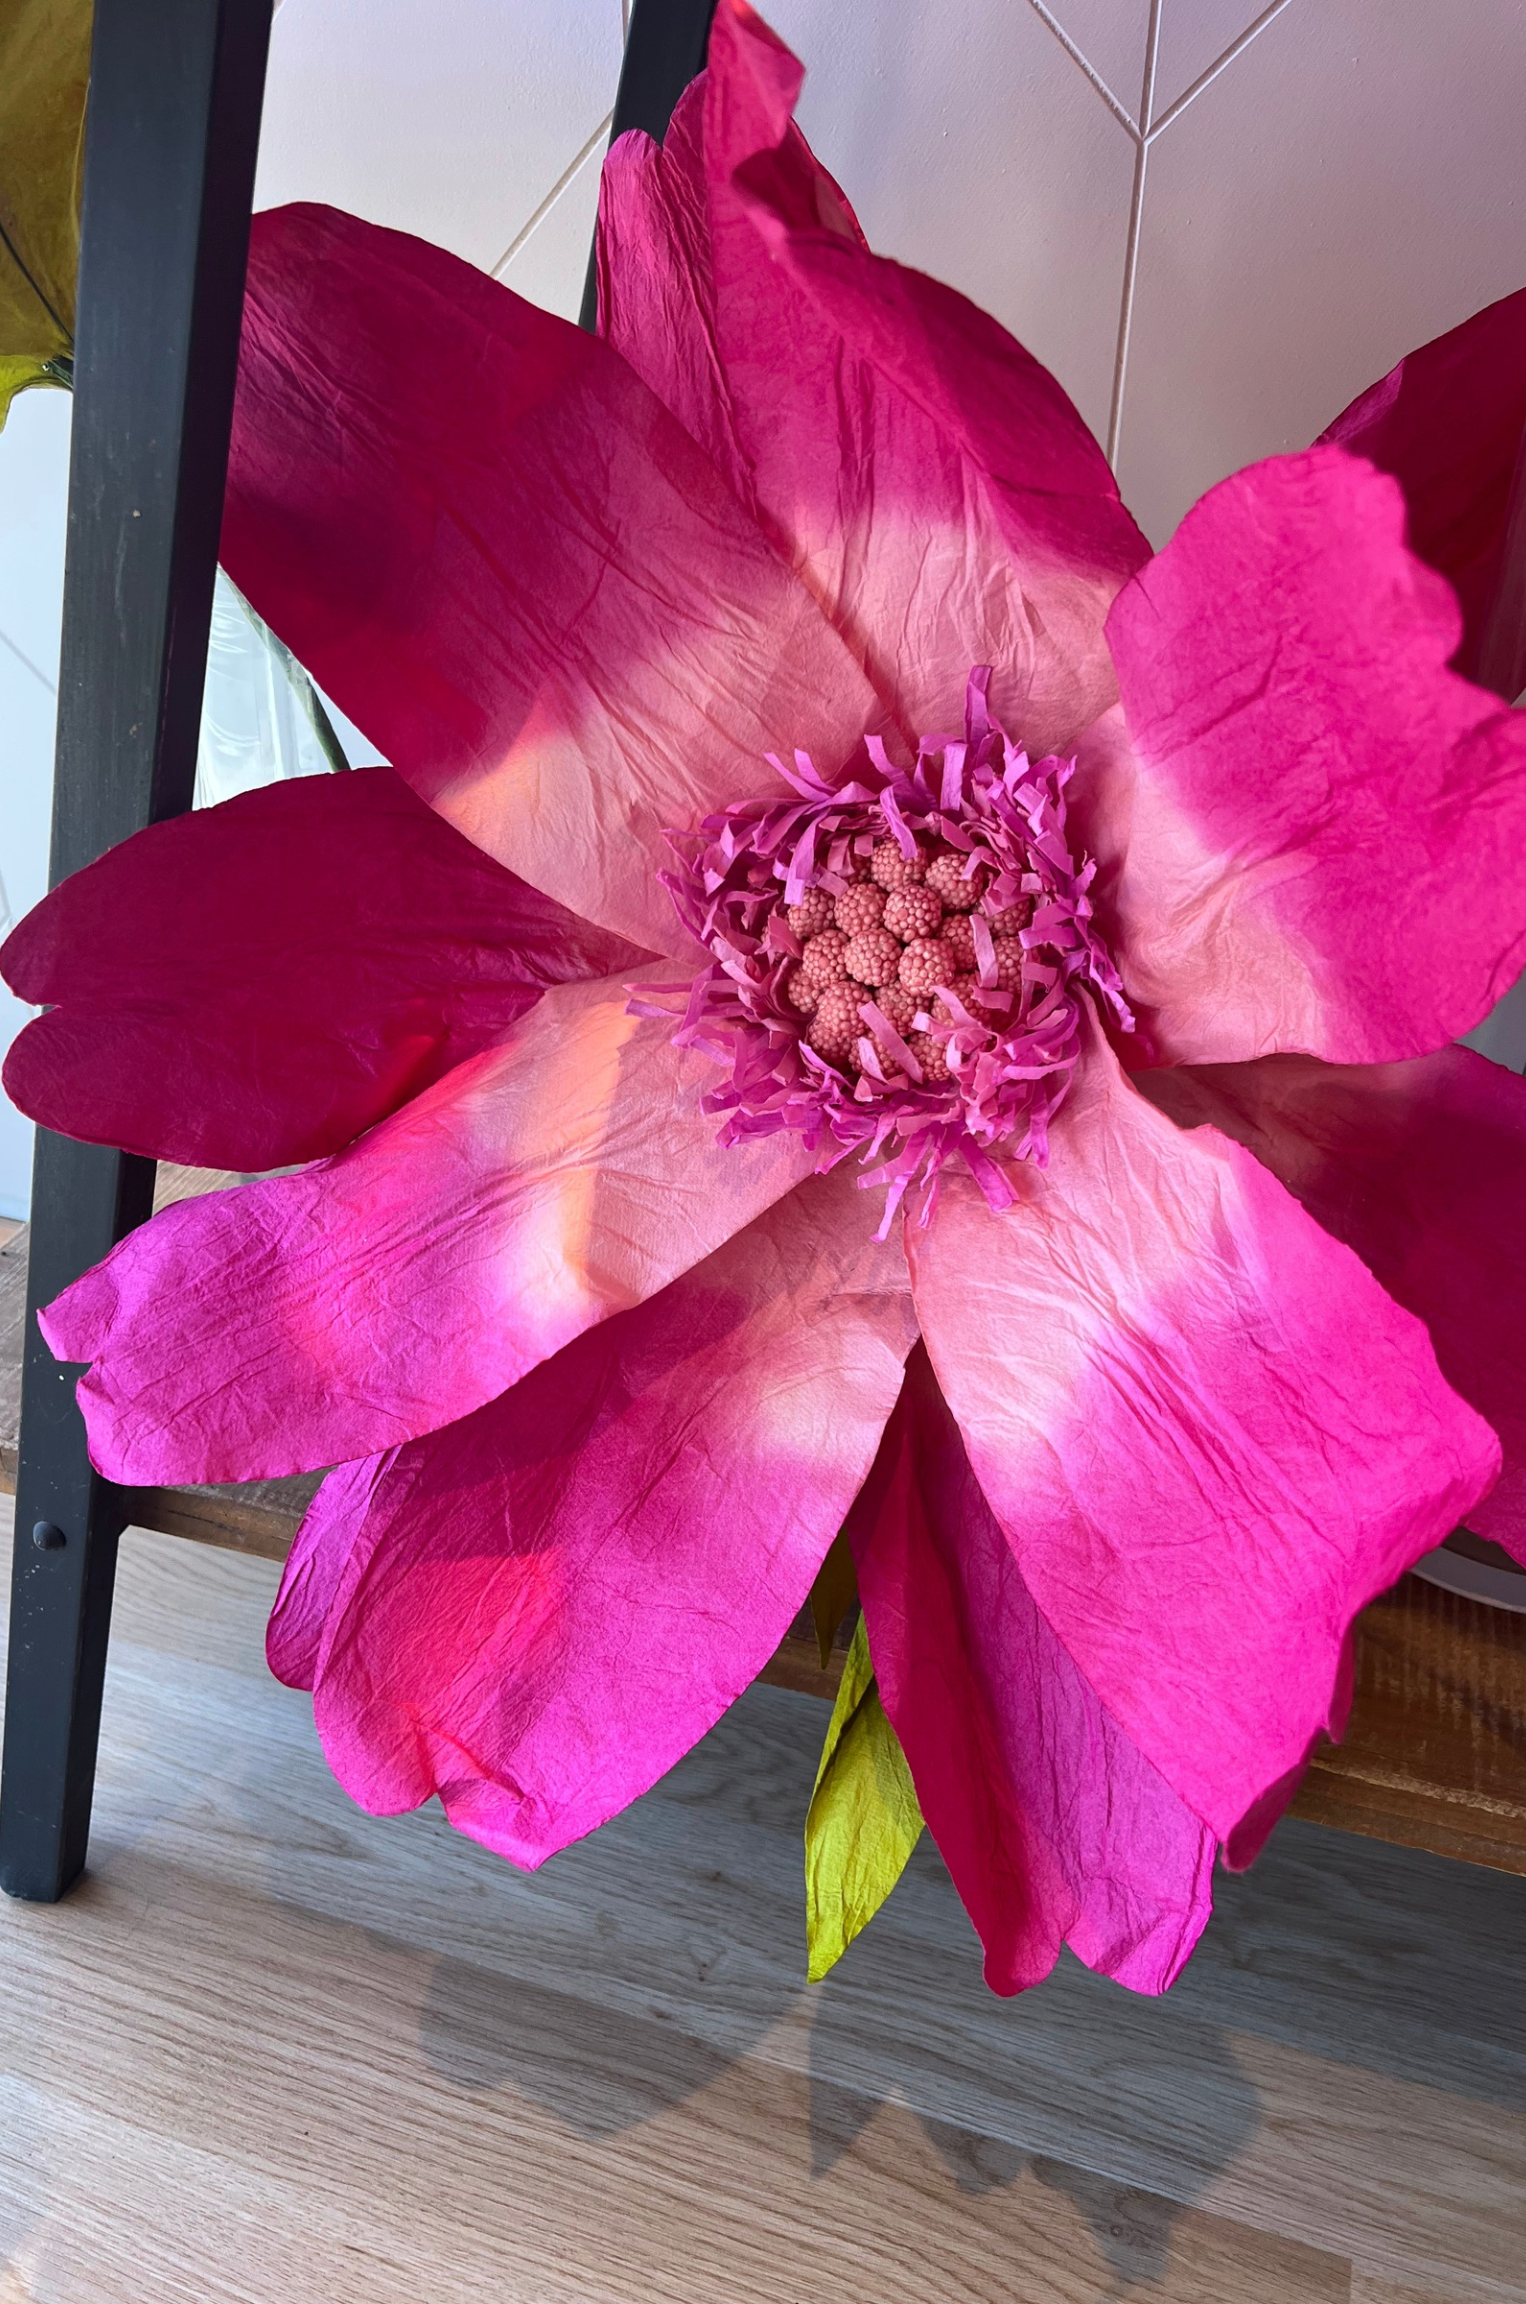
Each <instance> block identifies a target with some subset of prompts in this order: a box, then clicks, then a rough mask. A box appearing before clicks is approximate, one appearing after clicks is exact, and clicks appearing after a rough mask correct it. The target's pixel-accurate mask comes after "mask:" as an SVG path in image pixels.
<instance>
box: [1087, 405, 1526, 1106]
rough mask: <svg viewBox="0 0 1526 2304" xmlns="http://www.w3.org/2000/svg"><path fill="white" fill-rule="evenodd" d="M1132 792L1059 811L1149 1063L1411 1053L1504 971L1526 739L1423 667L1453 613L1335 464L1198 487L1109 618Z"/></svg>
mask: <svg viewBox="0 0 1526 2304" xmlns="http://www.w3.org/2000/svg"><path fill="white" fill-rule="evenodd" d="M1107 629H1108V638H1109V640H1110V642H1111V643H1112V649H1113V656H1114V659H1115V661H1116V663H1117V666H1118V680H1119V686H1120V690H1121V692H1122V704H1123V715H1124V719H1125V720H1126V723H1127V738H1128V745H1129V747H1131V749H1132V760H1133V771H1134V773H1133V784H1132V791H1131V792H1130V791H1127V787H1126V776H1125V774H1124V771H1123V769H1122V768H1121V766H1120V760H1119V757H1118V754H1117V749H1116V747H1117V740H1118V734H1119V731H1118V729H1117V724H1116V722H1115V723H1114V727H1113V731H1112V738H1113V746H1114V751H1113V757H1112V758H1111V759H1110V761H1109V764H1108V774H1109V777H1110V779H1111V780H1112V787H1111V788H1112V791H1113V792H1114V794H1126V797H1124V798H1122V799H1121V800H1115V801H1114V802H1113V806H1112V814H1111V817H1110V818H1104V817H1102V816H1100V815H1099V816H1098V817H1097V818H1095V819H1093V820H1092V821H1090V822H1089V823H1088V822H1087V820H1086V818H1085V798H1084V795H1085V793H1086V790H1087V787H1088V783H1089V780H1090V779H1092V778H1093V776H1094V773H1095V766H1096V760H1097V757H1098V755H1099V754H1100V753H1101V752H1102V751H1104V750H1106V749H1107V746H1106V744H1105V743H1104V742H1103V739H1104V738H1105V737H1106V736H1107V731H1106V730H1105V729H1104V730H1098V731H1094V732H1093V733H1092V735H1091V737H1090V738H1089V740H1088V742H1087V743H1086V744H1085V745H1083V747H1082V752H1083V764H1082V772H1081V774H1080V775H1079V776H1078V778H1077V783H1076V794H1075V796H1074V797H1073V802H1072V809H1073V814H1074V815H1075V817H1076V819H1077V821H1078V823H1079V824H1080V826H1081V831H1080V837H1081V838H1082V839H1083V841H1084V842H1085V843H1086V844H1087V845H1088V846H1090V847H1091V849H1092V852H1093V853H1094V854H1096V855H1098V857H1099V861H1100V863H1101V866H1102V869H1101V870H1100V872H1099V876H1098V888H1097V892H1096V901H1097V912H1098V917H1099V920H1100V921H1101V922H1102V924H1103V927H1104V929H1105V930H1106V929H1107V928H1109V927H1110V928H1111V931H1112V935H1113V940H1114V951H1115V954H1116V957H1117V960H1118V965H1119V967H1120V969H1121V970H1122V973H1123V979H1124V984H1125V986H1126V988H1127V991H1128V994H1129V997H1130V999H1131V1000H1132V1001H1133V1002H1134V1003H1135V1005H1136V1007H1140V1008H1143V1009H1144V1010H1145V1011H1147V1014H1146V1016H1145V1019H1144V1025H1145V1035H1146V1041H1147V1044H1148V1045H1149V1046H1150V1047H1151V1048H1152V1049H1153V1051H1154V1058H1155V1061H1156V1062H1159V1063H1218V1062H1225V1063H1229V1062H1237V1061H1240V1060H1242V1059H1246V1058H1250V1057H1255V1056H1265V1055H1270V1054H1272V1053H1273V1052H1275V1051H1277V1050H1283V1049H1288V1050H1296V1051H1300V1052H1302V1053H1305V1054H1309V1055H1315V1056H1323V1057H1325V1058H1326V1059H1328V1060H1329V1061H1331V1062H1339V1063H1352V1064H1363V1063H1383V1062H1387V1061H1389V1060H1390V1059H1396V1058H1401V1057H1407V1056H1421V1055H1426V1054H1428V1053H1429V1052H1430V1050H1431V1049H1433V1048H1436V1047H1438V1046H1440V1045H1441V1043H1442V1042H1444V1041H1446V1040H1449V1039H1453V1038H1455V1037H1457V1036H1458V1035H1460V1034H1461V1033H1463V1032H1466V1031H1468V1030H1469V1029H1470V1028H1471V1027H1472V1026H1473V1025H1474V1024H1476V1023H1477V1022H1478V1020H1479V1018H1480V1017H1481V1016H1484V1015H1486V1014H1487V1013H1488V1011H1489V1009H1490V1008H1491V1007H1492V1006H1493V1005H1494V1003H1495V1001H1496V1000H1498V999H1499V998H1500V996H1501V995H1502V994H1503V993H1504V992H1505V991H1507V990H1508V989H1509V987H1510V985H1511V984H1513V983H1514V981H1515V979H1516V977H1517V976H1519V974H1520V973H1521V970H1522V967H1523V965H1526V715H1522V714H1520V713H1512V712H1510V711H1508V710H1506V709H1503V708H1502V707H1501V705H1500V701H1499V699H1498V697H1496V696H1492V695H1489V694H1487V693H1485V691H1484V690H1482V689H1479V688H1474V687H1472V686H1471V685H1470V684H1469V683H1468V682H1467V681H1465V680H1462V679H1459V678H1458V676H1457V675H1456V674H1455V673H1453V672H1449V671H1447V670H1446V668H1445V667H1446V660H1447V658H1448V657H1449V656H1450V655H1451V654H1452V651H1453V649H1454V648H1455V647H1456V645H1457V639H1458V629H1459V624H1458V614H1457V604H1456V602H1455V600H1454V599H1453V597H1452V595H1451V593H1450V592H1449V591H1448V589H1447V587H1446V585H1445V584H1444V583H1443V582H1442V581H1441V579H1440V578H1439V577H1438V576H1436V575H1435V574H1433V572H1432V571H1431V570H1430V569H1429V568H1426V567H1424V566H1423V565H1422V564H1421V562H1419V561H1418V560H1416V559H1415V557H1414V555H1413V554H1412V553H1411V552H1409V551H1408V550H1407V549H1406V547H1405V543H1404V502H1403V498H1402V496H1401V495H1400V492H1399V489H1398V486H1397V484H1396V483H1395V482H1394V481H1392V480H1390V479H1388V478H1387V477H1386V476H1385V475H1383V474H1381V473H1377V472H1374V471H1373V470H1372V469H1371V467H1370V466H1368V465H1366V464H1364V463H1362V462H1360V461H1359V460H1358V459H1357V458H1355V457H1352V456H1348V455H1347V454H1346V453H1345V451H1344V450H1343V449H1340V448H1316V449H1310V450H1308V451H1307V452H1306V453H1304V454H1303V455H1300V456H1280V457H1273V458H1272V459H1270V461H1268V462H1267V463H1264V464H1256V465H1252V466H1251V468H1250V469H1249V470H1248V471H1245V472H1240V473H1237V474H1236V475H1235V476H1234V478H1233V479H1230V480H1225V481H1223V482H1222V483H1221V484H1220V485H1219V486H1218V487H1217V488H1214V489H1212V490H1210V492H1209V494H1208V495H1207V496H1205V497H1204V498H1203V500H1202V502H1201V503H1200V504H1198V505H1197V506H1196V507H1195V509H1194V510H1193V511H1191V512H1189V513H1188V515H1187V517H1186V519H1185V520H1184V521H1183V522H1182V525H1181V527H1180V528H1179V529H1178V530H1177V533H1176V535H1175V536H1174V537H1173V538H1172V540H1171V542H1170V543H1169V544H1168V545H1167V546H1166V547H1165V549H1164V551H1162V552H1159V553H1157V555H1156V557H1155V558H1154V560H1152V561H1151V563H1150V565H1149V567H1148V568H1146V569H1144V570H1143V571H1142V572H1141V574H1139V575H1138V576H1136V577H1135V578H1134V579H1133V581H1132V583H1130V584H1129V585H1128V586H1127V587H1126V589H1125V590H1124V591H1123V592H1121V593H1120V594H1119V596H1118V599H1117V600H1116V601H1115V602H1114V604H1113V609H1112V613H1111V615H1110V616H1109V618H1108V626H1107Z"/></svg>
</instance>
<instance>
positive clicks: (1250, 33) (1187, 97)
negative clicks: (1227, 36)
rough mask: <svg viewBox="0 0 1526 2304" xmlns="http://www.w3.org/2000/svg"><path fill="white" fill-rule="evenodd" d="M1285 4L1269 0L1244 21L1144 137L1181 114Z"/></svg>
mask: <svg viewBox="0 0 1526 2304" xmlns="http://www.w3.org/2000/svg"><path fill="white" fill-rule="evenodd" d="M1287 5H1288V0H1272V4H1271V6H1270V8H1263V9H1262V11H1261V14H1260V15H1259V16H1258V17H1257V18H1256V20H1255V22H1254V23H1253V24H1247V25H1246V27H1245V30H1244V31H1243V32H1242V33H1241V34H1240V37H1239V39H1238V40H1235V41H1232V42H1231V44H1230V45H1229V47H1227V48H1226V49H1225V51H1224V53H1223V55H1222V56H1221V57H1219V59H1218V60H1217V62H1216V63H1213V64H1210V65H1209V67H1208V69H1207V71H1206V72H1200V73H1199V74H1198V76H1197V78H1196V79H1195V80H1194V81H1193V83H1192V86H1191V87H1190V88H1184V89H1183V90H1182V93H1181V94H1180V96H1178V97H1177V99H1176V102H1175V103H1174V104H1172V105H1170V106H1168V108H1167V109H1166V110H1165V111H1164V112H1162V114H1161V116H1160V118H1159V119H1158V120H1153V121H1151V123H1150V125H1149V127H1148V128H1147V129H1146V131H1145V134H1146V137H1147V139H1149V140H1153V139H1154V138H1155V137H1157V136H1159V135H1161V134H1162V133H1163V131H1164V130H1165V129H1167V128H1169V127H1170V125H1171V123H1172V121H1173V120H1179V119H1180V118H1181V116H1182V114H1183V113H1184V112H1185V111H1186V109H1187V106H1188V105H1189V104H1190V103H1191V102H1192V100H1193V98H1194V97H1196V96H1201V95H1202V93H1203V90H1204V89H1205V88H1206V87H1207V86H1208V85H1209V83H1210V82H1211V81H1214V80H1217V78H1218V76H1219V74H1220V73H1221V72H1222V71H1223V69H1224V67H1225V65H1226V64H1233V62H1234V60H1235V58H1236V57H1237V56H1241V55H1243V54H1244V52H1245V50H1246V49H1247V48H1248V47H1249V46H1250V44H1251V42H1252V41H1253V40H1255V39H1257V38H1258V37H1259V36H1260V34H1261V33H1263V32H1264V31H1265V30H1266V28H1267V26H1268V24H1270V23H1271V21H1272V19H1273V17H1275V16H1280V15H1281V14H1282V11H1283V9H1284V8H1286V7H1287Z"/></svg>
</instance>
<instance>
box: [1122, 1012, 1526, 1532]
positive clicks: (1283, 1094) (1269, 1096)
mask: <svg viewBox="0 0 1526 2304" xmlns="http://www.w3.org/2000/svg"><path fill="white" fill-rule="evenodd" d="M1135 1085H1136V1087H1138V1088H1140V1089H1142V1090H1143V1092H1144V1093H1145V1094H1146V1095H1147V1096H1148V1097H1149V1098H1150V1100H1151V1101H1152V1103H1155V1104H1158V1105H1159V1106H1160V1107H1161V1109H1162V1110H1163V1111H1165V1112H1169V1113H1170V1115H1171V1117H1172V1119H1173V1120H1175V1121H1176V1122H1177V1124H1178V1125H1179V1126H1180V1127H1184V1128H1191V1127H1197V1126H1199V1125H1200V1124H1201V1123H1202V1122H1204V1121H1209V1122H1211V1123H1212V1124H1213V1126H1214V1127H1216V1128H1219V1129H1221V1130H1222V1131H1223V1133H1224V1134H1225V1135H1226V1136H1233V1137H1234V1138H1235V1140H1236V1141H1237V1142H1238V1143H1241V1144H1244V1145H1246V1146H1248V1147H1249V1149H1250V1150H1251V1151H1252V1152H1254V1153H1255V1155H1256V1157H1257V1159H1258V1160H1260V1161H1262V1162H1263V1163H1264V1165H1265V1166H1266V1167H1268V1168H1270V1170H1271V1171H1272V1174H1273V1175H1274V1176H1276V1177H1278V1178H1279V1179H1280V1180H1281V1182H1282V1183H1284V1184H1285V1185H1286V1186H1287V1188H1288V1190H1289V1191H1290V1192H1292V1193H1294V1194H1295V1195H1296V1197H1297V1198H1298V1199H1299V1200H1301V1201H1302V1203H1303V1205H1304V1207H1305V1208H1307V1209H1308V1211H1309V1214H1310V1215H1311V1216H1313V1217H1314V1218H1315V1219H1316V1220H1317V1222H1319V1223H1320V1224H1322V1225H1323V1226H1324V1228H1325V1230H1326V1231H1327V1232H1331V1233H1333V1234H1334V1235H1335V1237H1336V1239H1337V1240H1344V1241H1345V1243H1346V1245H1347V1246H1348V1247H1349V1248H1354V1249H1355V1250H1356V1252H1357V1254H1358V1255H1359V1256H1360V1257H1361V1259H1362V1261H1363V1263H1364V1264H1366V1265H1367V1267H1368V1269H1369V1270H1370V1271H1371V1272H1373V1273H1374V1274H1375V1275H1376V1277H1377V1278H1378V1279H1379V1280H1380V1281H1381V1282H1382V1284H1383V1286H1384V1288H1386V1289H1387V1291H1388V1293H1389V1295H1390V1296H1392V1297H1393V1299H1394V1301H1395V1302H1396V1303H1398V1304H1402V1305H1404V1306H1405V1308H1406V1310H1408V1311H1410V1312H1413V1313H1414V1314H1415V1315H1416V1316H1417V1318H1419V1319H1421V1320H1423V1321H1424V1322H1425V1324H1426V1327H1427V1328H1428V1329H1429V1331H1430V1337H1431V1342H1432V1344H1433V1345H1434V1346H1435V1348H1436V1358H1437V1361H1438V1362H1439V1364H1440V1367H1441V1372H1442V1374H1443V1376H1445V1378H1446V1380H1447V1382H1448V1383H1449V1384H1450V1385H1451V1387H1452V1389H1453V1391H1454V1392H1459V1393H1461V1395H1462V1397H1463V1399H1464V1400H1466V1401H1468V1402H1470V1404H1471V1405H1472V1406H1473V1407H1474V1408H1476V1409H1477V1410H1478V1412H1479V1414H1480V1415H1481V1416H1483V1417H1485V1418H1486V1419H1487V1420H1488V1422H1489V1423H1490V1424H1492V1425H1493V1426H1494V1429H1495V1431H1496V1432H1497V1433H1498V1434H1499V1436H1500V1440H1501V1442H1502V1444H1503V1447H1504V1453H1505V1469H1504V1471H1503V1472H1502V1474H1501V1475H1500V1480H1499V1485H1498V1486H1497V1487H1496V1488H1495V1489H1494V1490H1493V1491H1492V1492H1491V1493H1490V1494H1489V1495H1488V1496H1486V1497H1484V1498H1483V1500H1482V1501H1481V1502H1479V1503H1477V1504H1474V1505H1473V1506H1472V1508H1471V1509H1470V1511H1469V1512H1468V1515H1467V1519H1468V1526H1469V1527H1470V1528H1471V1529H1473V1530H1474V1531H1475V1533H1476V1534H1478V1535H1480V1536H1487V1537H1488V1538H1490V1539H1491V1541H1492V1542H1494V1543H1496V1544H1502V1545H1503V1546H1504V1547H1505V1549H1506V1550H1507V1551H1509V1552H1511V1553H1513V1554H1514V1556H1515V1557H1516V1558H1517V1559H1518V1560H1520V1561H1521V1562H1522V1564H1523V1565H1526V1080H1522V1079H1521V1078H1520V1077H1519V1076H1518V1075H1517V1074H1516V1073H1514V1072H1507V1071H1506V1070H1505V1068H1504V1067H1503V1065H1499V1064H1491V1063H1490V1062H1489V1061H1488V1060H1487V1058H1485V1057H1483V1056H1476V1055H1475V1054H1474V1053H1473V1051H1472V1049H1471V1048H1444V1049H1442V1050H1440V1051H1439V1052H1438V1053H1437V1054H1436V1055H1434V1056H1422V1057H1419V1058H1417V1059H1416V1060H1415V1061H1414V1062H1412V1063H1408V1064H1382V1065H1366V1066H1360V1067H1349V1068H1348V1067H1344V1066H1338V1065H1330V1064H1320V1063H1318V1062H1316V1061H1315V1060H1314V1059H1313V1058H1312V1057H1307V1056H1267V1057H1263V1058H1262V1060H1261V1062H1260V1063H1258V1064H1225V1065H1212V1066H1207V1067H1205V1068H1203V1069H1202V1070H1195V1069H1189V1068H1187V1067H1182V1068H1180V1069H1176V1070H1172V1071H1165V1072H1145V1073H1140V1074H1138V1075H1136V1078H1135Z"/></svg>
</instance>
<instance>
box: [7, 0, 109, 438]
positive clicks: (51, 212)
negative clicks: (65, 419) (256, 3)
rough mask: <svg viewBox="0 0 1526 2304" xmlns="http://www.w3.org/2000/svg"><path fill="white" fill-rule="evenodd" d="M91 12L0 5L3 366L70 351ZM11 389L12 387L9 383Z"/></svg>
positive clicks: (69, 5)
mask: <svg viewBox="0 0 1526 2304" xmlns="http://www.w3.org/2000/svg"><path fill="white" fill-rule="evenodd" d="M91 14H92V4H91V0H0V359H3V360H4V361H5V362H6V365H7V368H9V366H10V364H11V363H12V362H13V361H15V360H17V359H25V360H28V361H31V362H33V363H36V364H39V365H40V364H41V363H42V362H44V361H48V360H57V359H59V358H61V357H66V356H67V355H68V354H70V353H71V352H72V351H73V349H74V284H75V275H76V273H77V271H78V268H79V191H80V164H81V159H82V156H83V142H84V124H85V89H86V85H87V83H88V80H89V73H90V20H91ZM23 381H25V382H31V383H35V382H37V381H39V378H38V377H37V376H36V374H35V373H33V374H31V375H29V376H28V377H26V378H25V379H23ZM10 389H11V391H14V390H16V389H18V386H17V384H16V383H15V382H14V381H13V382H12V383H11V386H10ZM7 397H9V394H7Z"/></svg>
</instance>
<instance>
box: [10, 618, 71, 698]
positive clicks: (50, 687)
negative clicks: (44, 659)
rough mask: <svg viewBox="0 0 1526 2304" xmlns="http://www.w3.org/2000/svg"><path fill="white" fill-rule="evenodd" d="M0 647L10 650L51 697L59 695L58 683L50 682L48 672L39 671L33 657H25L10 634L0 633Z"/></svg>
mask: <svg viewBox="0 0 1526 2304" xmlns="http://www.w3.org/2000/svg"><path fill="white" fill-rule="evenodd" d="M0 647H4V648H9V650H10V652H11V654H12V655H13V656H14V657H15V659H16V661H17V663H18V664H23V665H25V667H26V669H27V671H28V672H30V673H31V675H32V678H33V679H34V680H40V681H41V682H42V684H43V686H44V688H46V690H47V691H48V694H49V695H50V696H56V695H57V694H58V687H57V684H56V682H54V681H52V680H50V679H49V678H48V675H47V674H46V672H39V671H38V669H37V666H36V665H35V664H34V663H33V662H32V659H31V657H30V656H24V655H23V654H22V652H21V650H20V649H19V648H18V647H17V645H16V643H15V641H14V640H12V639H11V638H10V636H9V634H8V633H5V632H0Z"/></svg>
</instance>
